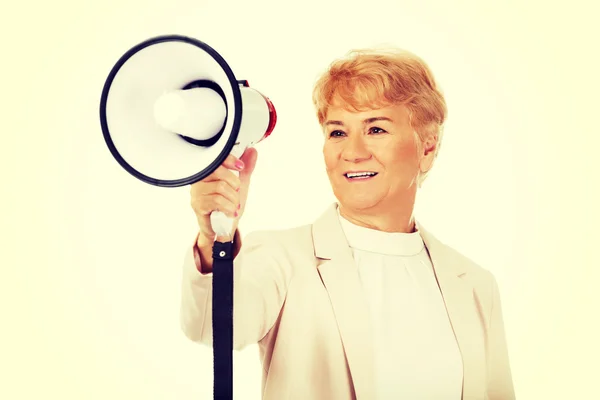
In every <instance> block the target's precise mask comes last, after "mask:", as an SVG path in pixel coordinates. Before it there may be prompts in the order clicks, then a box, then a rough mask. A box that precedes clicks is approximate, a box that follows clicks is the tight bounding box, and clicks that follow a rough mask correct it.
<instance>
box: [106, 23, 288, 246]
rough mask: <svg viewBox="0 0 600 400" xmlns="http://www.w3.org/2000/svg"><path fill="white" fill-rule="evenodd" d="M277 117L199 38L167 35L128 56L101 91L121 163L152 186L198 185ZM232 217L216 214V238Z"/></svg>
mask: <svg viewBox="0 0 600 400" xmlns="http://www.w3.org/2000/svg"><path fill="white" fill-rule="evenodd" d="M276 122H277V112H276V110H275V107H274V106H273V103H272V102H271V101H270V99H269V98H268V97H266V96H265V95H263V94H262V93H261V92H259V91H258V90H256V89H254V88H251V87H250V86H249V84H248V81H247V80H238V79H236V77H235V75H234V74H233V72H232V70H231V68H230V67H229V65H228V64H227V62H226V61H225V60H224V59H223V57H221V55H220V54H219V53H217V51H215V50H214V49H213V48H212V47H210V46H209V45H208V44H206V43H204V42H201V41H199V40H197V39H194V38H190V37H186V36H180V35H166V36H159V37H155V38H151V39H148V40H146V41H144V42H142V43H140V44H138V45H136V46H134V47H132V48H131V49H130V50H129V51H127V52H126V53H125V54H124V55H123V56H122V57H121V58H120V59H119V60H118V61H117V63H116V64H115V65H114V67H113V68H112V70H111V71H110V74H109V75H108V78H107V79H106V82H105V84H104V88H103V90H102V96H101V101H100V123H101V126H102V132H103V135H104V139H105V141H106V144H107V146H108V148H109V149H110V152H111V154H112V155H113V157H114V158H115V159H116V160H117V162H118V163H119V164H120V165H121V166H122V167H123V168H124V169H125V170H126V171H127V172H129V173H130V174H131V175H133V176H134V177H136V178H138V179H140V180H142V181H143V182H146V183H148V184H151V185H155V186H162V187H179V186H184V185H189V184H192V183H195V182H197V181H200V180H202V179H204V178H205V177H207V176H208V175H210V174H211V173H212V172H213V171H214V170H215V169H216V168H218V167H219V166H220V165H221V164H222V163H223V161H224V160H225V158H227V156H228V155H229V154H233V155H234V156H236V157H238V158H239V157H241V155H242V154H243V153H244V151H245V150H246V149H247V148H248V147H250V146H253V145H255V144H256V143H258V142H260V141H261V140H263V139H265V138H266V137H268V136H269V135H270V134H271V132H272V131H273V129H274V128H275V124H276ZM232 222H233V220H232V219H231V218H228V217H226V216H225V214H223V213H222V212H213V213H212V215H211V223H212V227H213V230H214V231H215V233H217V235H219V236H228V235H230V234H231V230H232Z"/></svg>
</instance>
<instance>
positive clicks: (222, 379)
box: [212, 242, 233, 400]
mask: <svg viewBox="0 0 600 400" xmlns="http://www.w3.org/2000/svg"><path fill="white" fill-rule="evenodd" d="M212 327H213V367H214V368H213V373H214V377H213V379H214V387H213V394H214V400H233V242H225V243H222V242H215V243H214V245H213V291H212Z"/></svg>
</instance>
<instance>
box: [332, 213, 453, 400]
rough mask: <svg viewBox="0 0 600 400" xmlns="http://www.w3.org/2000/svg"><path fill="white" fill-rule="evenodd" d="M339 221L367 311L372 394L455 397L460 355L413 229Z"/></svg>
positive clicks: (411, 399)
mask: <svg viewBox="0 0 600 400" xmlns="http://www.w3.org/2000/svg"><path fill="white" fill-rule="evenodd" d="M338 214H339V210H338ZM340 222H341V225H342V228H343V230H344V233H345V235H346V238H347V240H348V243H349V245H350V247H351V248H352V252H353V254H354V260H355V261H356V263H357V266H358V270H359V273H360V277H361V280H362V284H363V287H364V291H365V294H366V296H367V299H368V303H369V307H370V310H371V316H372V326H373V332H374V335H375V337H374V338H373V343H374V349H375V377H376V390H377V392H378V395H377V399H378V400H388V399H394V400H402V399H407V400H460V399H461V395H462V379H463V369H462V358H461V355H460V351H459V348H458V344H457V342H456V338H455V337H454V333H453V330H452V326H451V325H450V320H449V319H448V314H447V313H446V308H445V305H444V301H443V299H442V295H441V292H440V290H439V287H438V284H437V281H436V279H435V275H434V272H433V266H432V264H431V260H430V259H429V255H428V254H427V250H426V248H425V245H424V243H423V239H422V238H421V236H420V234H419V232H414V233H388V232H382V231H377V230H373V229H368V228H364V227H361V226H358V225H355V224H353V223H351V222H349V221H348V220H346V219H345V218H343V217H342V216H341V215H340Z"/></svg>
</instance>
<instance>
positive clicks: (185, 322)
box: [180, 232, 292, 350]
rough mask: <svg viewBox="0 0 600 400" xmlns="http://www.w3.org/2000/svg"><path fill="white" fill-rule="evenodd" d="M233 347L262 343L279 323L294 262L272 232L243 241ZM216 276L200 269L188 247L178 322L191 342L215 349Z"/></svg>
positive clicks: (236, 273) (237, 259)
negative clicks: (213, 320)
mask: <svg viewBox="0 0 600 400" xmlns="http://www.w3.org/2000/svg"><path fill="white" fill-rule="evenodd" d="M233 263H234V283H233V297H234V300H233V301H234V303H233V324H234V330H233V347H234V349H235V350H241V349H243V348H244V347H246V346H248V345H250V344H255V343H258V342H259V341H260V340H261V339H262V338H263V337H264V336H265V335H266V334H267V333H268V332H269V330H270V329H271V327H272V326H273V325H274V324H275V321H276V320H277V317H278V316H279V312H280V311H281V307H282V306H283V302H284V300H285V297H286V294H287V288H288V284H289V282H290V280H291V276H292V267H291V263H290V262H289V261H288V260H287V257H286V252H285V249H284V248H283V246H282V245H281V244H280V243H279V242H278V241H277V239H276V237H275V235H274V234H272V233H271V234H269V233H267V232H254V233H251V234H249V235H247V236H246V237H245V238H244V242H243V244H241V247H240V251H239V253H238V255H237V256H236V257H235V259H234V262H233ZM212 289H213V288H212V273H208V274H202V273H200V272H199V271H198V269H197V266H196V263H195V260H194V252H193V248H192V247H191V248H190V249H188V251H187V253H186V255H185V259H184V263H183V276H182V285H181V306H180V324H181V329H182V330H183V333H184V334H185V335H186V337H187V338H188V339H190V340H192V341H193V342H196V343H201V344H205V345H207V346H211V347H212Z"/></svg>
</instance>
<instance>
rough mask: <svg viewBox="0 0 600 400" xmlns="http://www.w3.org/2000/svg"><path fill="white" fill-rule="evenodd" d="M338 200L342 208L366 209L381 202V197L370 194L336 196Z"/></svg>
mask: <svg viewBox="0 0 600 400" xmlns="http://www.w3.org/2000/svg"><path fill="white" fill-rule="evenodd" d="M337 199H338V201H339V202H340V204H341V205H342V207H344V208H348V209H350V210H368V209H370V208H373V207H376V206H377V205H379V204H381V201H382V200H383V199H382V198H381V197H375V196H373V195H372V194H371V195H368V196H364V197H362V196H352V195H345V196H337Z"/></svg>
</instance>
